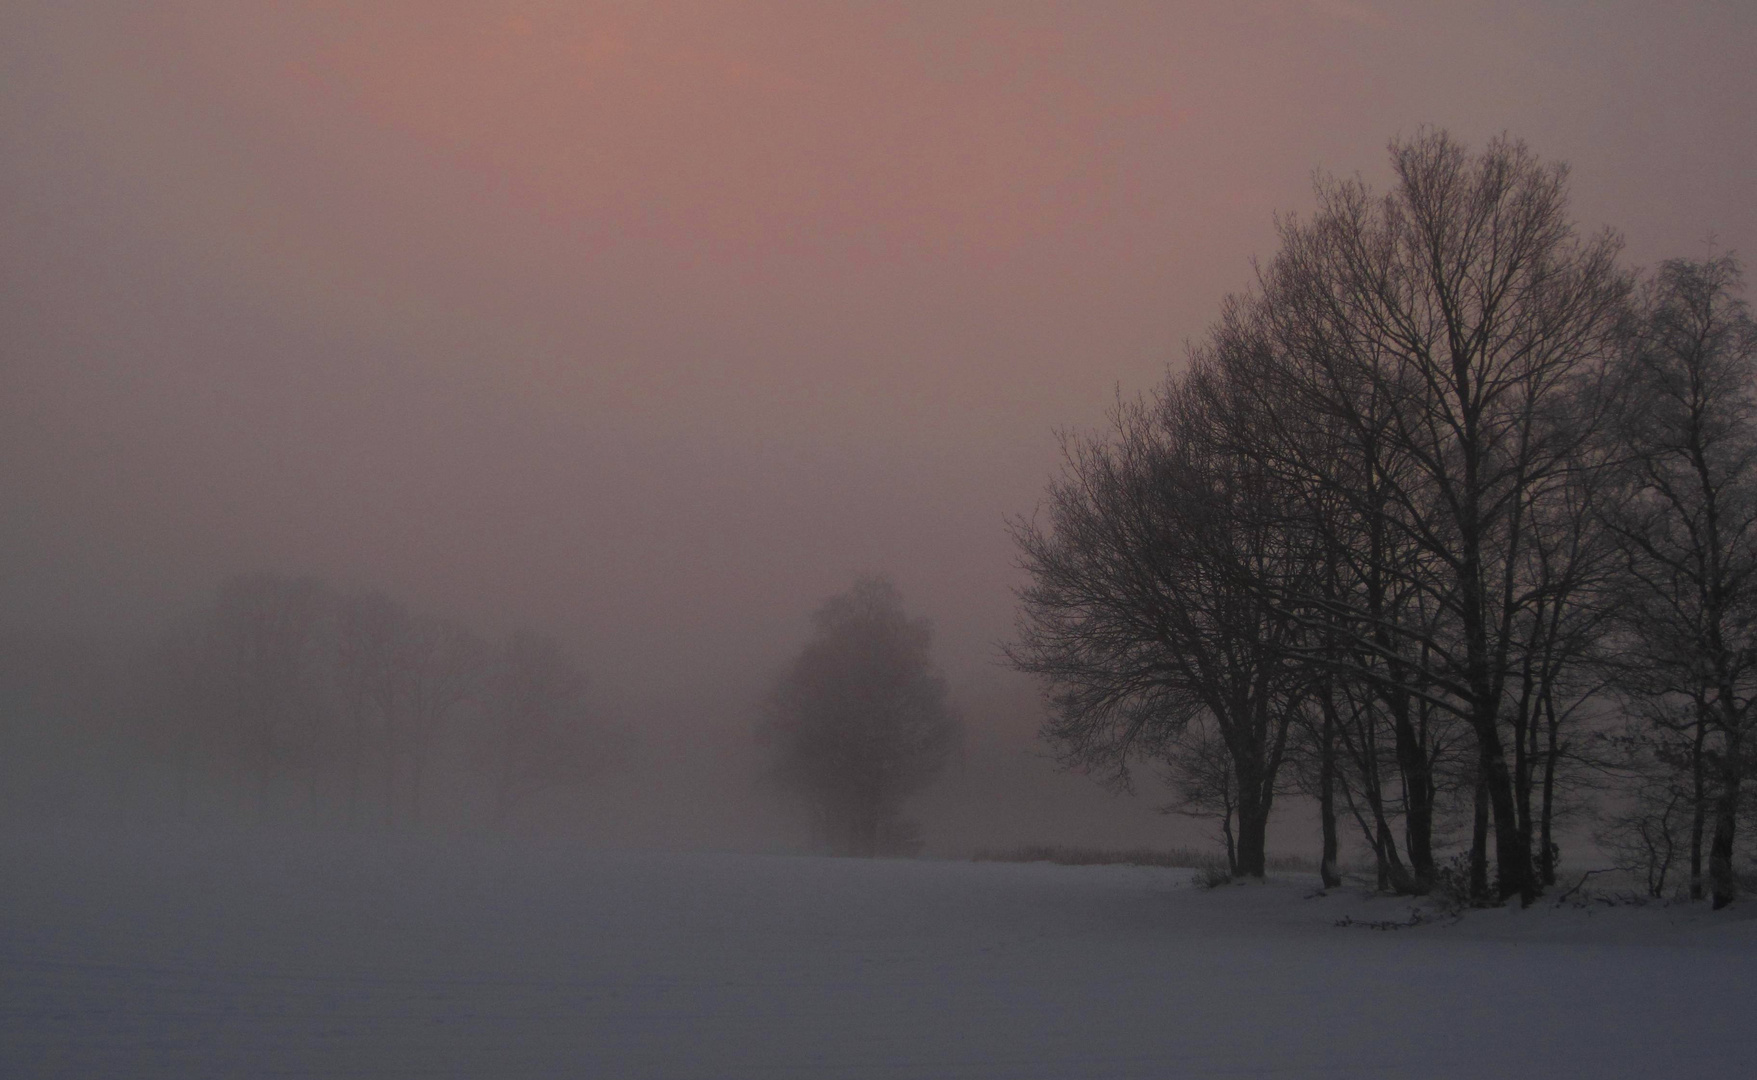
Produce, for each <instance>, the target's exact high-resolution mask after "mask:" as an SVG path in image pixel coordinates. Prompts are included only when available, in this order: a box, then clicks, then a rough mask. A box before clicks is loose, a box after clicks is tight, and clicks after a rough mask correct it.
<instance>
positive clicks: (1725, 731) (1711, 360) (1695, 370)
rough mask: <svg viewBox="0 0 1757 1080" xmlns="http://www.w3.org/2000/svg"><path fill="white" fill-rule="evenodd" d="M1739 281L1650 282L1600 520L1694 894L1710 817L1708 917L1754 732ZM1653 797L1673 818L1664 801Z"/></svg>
mask: <svg viewBox="0 0 1757 1080" xmlns="http://www.w3.org/2000/svg"><path fill="white" fill-rule="evenodd" d="M1740 284H1741V277H1740V271H1739V265H1738V262H1737V261H1736V260H1735V259H1733V258H1732V257H1730V256H1727V257H1722V258H1718V259H1712V260H1709V261H1706V262H1688V261H1672V262H1668V263H1666V264H1665V265H1664V266H1663V267H1662V268H1661V269H1660V272H1659V274H1658V275H1657V277H1656V278H1655V279H1654V281H1653V282H1652V283H1651V286H1650V288H1649V290H1648V292H1647V293H1646V295H1645V296H1644V305H1643V310H1642V313H1641V328H1640V332H1639V337H1638V340H1637V343H1636V344H1635V346H1634V347H1633V348H1632V349H1631V350H1630V351H1629V353H1628V354H1627V359H1626V360H1625V361H1624V363H1623V364H1622V365H1621V370H1620V372H1619V374H1620V375H1621V376H1622V378H1623V380H1624V382H1623V385H1622V390H1623V391H1624V396H1623V398H1622V401H1621V406H1622V407H1621V408H1620V409H1619V410H1618V413H1617V418H1618V423H1617V424H1616V425H1615V426H1614V428H1613V433H1614V435H1613V441H1614V444H1615V446H1616V448H1617V450H1618V451H1619V452H1620V454H1621V455H1622V456H1623V458H1624V459H1625V461H1626V463H1627V467H1628V470H1629V474H1628V480H1627V490H1626V492H1625V493H1624V498H1622V499H1620V500H1618V502H1617V503H1615V504H1613V505H1611V506H1609V507H1608V508H1607V511H1606V514H1605V519H1606V521H1607V522H1608V524H1609V526H1610V528H1611V530H1612V532H1613V533H1614V534H1615V535H1616V537H1617V538H1618V540H1619V541H1620V544H1621V548H1622V555H1623V571H1624V573H1623V575H1622V581H1621V585H1622V588H1621V589H1620V590H1619V591H1620V592H1621V593H1622V596H1621V598H1620V599H1621V603H1620V604H1619V606H1618V607H1617V608H1616V609H1615V612H1616V615H1617V619H1618V622H1619V624H1620V625H1621V627H1622V628H1623V630H1624V635H1623V642H1622V643H1623V644H1624V646H1625V653H1626V661H1627V662H1626V663H1624V664H1622V665H1620V670H1621V674H1622V676H1623V682H1624V685H1625V687H1627V688H1628V689H1629V690H1631V691H1632V692H1633V693H1634V695H1635V696H1636V697H1637V698H1638V699H1642V700H1644V701H1646V702H1647V703H1648V708H1647V712H1648V715H1649V717H1650V719H1651V720H1652V721H1653V723H1654V727H1655V728H1656V729H1658V730H1660V731H1665V732H1669V733H1670V735H1671V738H1669V739H1665V740H1662V747H1661V749H1660V751H1659V754H1658V759H1659V760H1662V761H1665V760H1670V761H1673V762H1678V763H1681V764H1683V766H1684V767H1685V768H1687V769H1688V770H1689V773H1690V777H1689V780H1688V782H1687V784H1685V785H1684V788H1685V791H1686V792H1687V795H1688V798H1687V800H1686V801H1687V804H1688V809H1689V812H1690V814H1691V816H1692V826H1691V830H1690V831H1691V843H1690V857H1689V861H1690V871H1691V891H1692V893H1693V894H1694V895H1696V896H1700V895H1701V855H1702V839H1703V832H1704V826H1705V824H1706V822H1705V818H1707V817H1712V819H1713V822H1712V826H1713V834H1712V839H1711V840H1710V847H1709V857H1708V877H1709V881H1710V884H1711V886H1712V890H1713V896H1714V905H1715V907H1717V908H1718V907H1724V906H1725V905H1727V904H1729V903H1731V902H1732V900H1733V898H1734V895H1735V893H1736V885H1737V882H1736V879H1735V876H1734V873H1733V865H1732V860H1733V841H1734V833H1735V830H1736V826H1737V822H1738V813H1739V805H1740V795H1741V791H1742V789H1743V787H1744V785H1745V781H1746V778H1747V775H1748V773H1749V772H1750V770H1751V767H1752V760H1751V759H1752V750H1753V747H1752V742H1753V726H1754V724H1757V324H1754V323H1753V321H1752V319H1751V316H1750V313H1749V311H1748V310H1747V309H1746V307H1745V305H1744V304H1743V303H1742V302H1740V301H1739V299H1738V298H1737V295H1736V293H1737V290H1738V288H1739V286H1740ZM1664 743H1670V744H1672V745H1671V746H1670V747H1669V748H1667V747H1665V746H1664V745H1663V744H1664ZM1656 801H1657V802H1658V804H1659V805H1661V806H1663V808H1664V809H1665V811H1666V814H1665V815H1664V816H1665V817H1666V818H1668V819H1669V818H1670V817H1672V816H1675V815H1676V813H1677V808H1676V807H1675V806H1674V805H1673V804H1672V802H1671V801H1670V799H1669V797H1668V798H1666V799H1661V800H1654V799H1651V798H1650V799H1648V802H1650V803H1653V802H1656Z"/></svg>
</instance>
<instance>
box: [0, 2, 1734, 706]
mask: <svg viewBox="0 0 1757 1080" xmlns="http://www.w3.org/2000/svg"><path fill="white" fill-rule="evenodd" d="M1467 7H1468V8H1469V10H1468V12H1463V13H1461V11H1460V8H1461V6H1460V5H1455V4H1445V3H1431V4H1429V3H1414V4H1403V3H1400V4H1391V3H1388V2H1382V0H1311V2H1307V3H1298V2H1268V0H1264V2H1247V3H1210V4H1194V3H1191V4H1179V3H1139V4H1128V3H1105V4H1093V3H1068V4H1026V3H1017V4H1006V5H991V4H960V3H947V2H933V3H921V4H896V3H849V4H831V3H818V4H790V3H752V4H729V3H706V4H700V5H668V4H626V5H624V4H587V3H561V2H552V3H537V2H531V3H505V4H493V3H487V2H468V3H451V2H445V3H441V2H435V0H422V2H405V3H397V2H380V3H373V4H354V3H341V2H336V3H288V4H274V5H266V4H237V3H222V2H215V3H181V4H174V3H162V4H151V5H141V4H131V3H116V4H113V5H104V4H98V3H89V4H88V3H81V4H64V3H52V2H44V3H29V2H26V3H14V4H9V5H7V7H6V10H5V12H4V13H0V186H3V190H4V191H5V193H6V198H5V199H4V201H3V202H0V305H3V307H4V310H3V311H0V350H3V351H0V365H3V366H0V373H3V376H4V386H5V393H4V395H3V396H0V498H3V500H4V503H3V505H4V506H5V515H4V521H3V522H0V526H3V527H0V611H3V613H4V614H3V617H4V619H5V620H7V621H8V622H9V623H10V624H32V623H35V622H39V621H42V620H48V621H50V622H53V623H57V624H63V625H68V626H104V625H120V626H129V627H139V626H150V625H153V624H155V622H156V621H157V620H159V619H160V618H161V617H162V615H163V614H164V613H165V612H167V611H170V610H174V609H178V608H181V607H185V606H188V605H190V604H192V603H195V602H198V600H199V598H200V597H201V596H202V595H203V594H204V593H205V591H206V590H208V589H210V588H211V587H212V585H213V583H214V582H215V581H217V580H218V579H219V578H220V577H222V576H223V575H225V574H228V573H231V572H235V571H240V570H248V569H256V568H261V567H274V568H283V569H288V570H297V571H306V572H311V573H316V574H320V575H323V576H326V577H329V578H332V579H335V580H338V581H342V582H352V583H361V584H372V585H377V586H381V587H384V588H387V589H390V590H391V591H394V592H397V593H401V594H403V595H406V596H409V597H410V598H412V599H414V600H416V601H417V602H420V603H423V604H425V605H427V606H430V607H435V608H438V609H440V610H442V611H446V612H449V613H451V614H454V615H457V616H459V617H462V618H465V619H468V620H470V621H473V622H475V623H478V624H481V625H484V626H488V627H506V626H511V625H514V624H528V625H534V626H537V627H539V628H542V629H547V630H551V631H554V632H558V633H560V634H561V635H563V636H564V637H565V638H566V639H567V640H569V641H570V642H571V643H573V644H574V645H575V646H576V647H577V648H578V649H580V651H581V653H582V655H583V656H585V657H586V658H587V662H588V666H590V667H592V668H593V669H594V670H595V671H597V672H598V675H599V680H600V685H601V686H602V687H603V689H604V692H605V694H606V695H607V697H608V698H609V699H611V700H613V701H615V702H618V703H620V705H621V707H626V708H629V709H631V710H634V711H636V712H643V713H653V714H658V713H661V712H663V711H664V710H665V709H669V708H673V707H676V708H685V707H687V708H688V709H691V710H694V711H697V712H701V711H707V712H714V713H716V714H717V715H721V716H722V717H723V718H727V720H728V722H734V721H738V717H740V716H742V715H743V713H744V711H745V710H747V708H748V703H749V700H750V698H751V697H752V695H753V694H754V693H755V691H756V688H757V687H759V686H760V684H761V682H762V679H763V677H764V675H765V673H766V672H768V671H770V670H772V669H773V668H774V666H775V665H776V664H778V663H779V662H780V661H781V660H782V659H783V658H784V657H785V656H786V655H787V654H788V653H789V651H791V650H792V649H794V648H796V647H797V645H798V643H799V641H800V640H801V638H802V637H803V634H804V632H805V615H806V613H807V612H808V611H809V610H810V608H811V607H812V606H813V604H814V603H815V602H816V601H817V600H818V599H820V598H821V597H823V596H825V595H827V594H829V593H832V592H835V591H838V590H839V589H841V588H842V587H844V586H845V585H846V584H847V583H848V582H849V581H850V580H851V579H852V577H853V576H854V575H855V574H857V573H859V572H862V571H868V570H875V569H876V570H889V571H891V572H893V573H894V574H895V575H896V577H897V579H898V581H899V583H900V585H901V586H902V589H903V592H904V595H905V597H906V599H907V600H908V601H909V602H910V603H911V604H912V605H913V606H914V607H915V608H917V609H918V610H921V611H923V612H925V613H927V614H929V615H931V616H933V617H934V618H935V620H936V621H937V623H938V625H939V627H940V631H941V639H942V640H941V654H942V656H943V657H944V659H945V661H946V663H947V664H948V666H949V667H950V668H951V670H952V672H953V674H954V677H955V680H956V681H957V682H958V683H959V685H960V686H961V687H962V688H963V692H964V693H965V694H966V695H967V696H969V697H972V698H976V697H980V696H981V695H983V694H1003V695H1009V696H1010V697H1009V699H1011V697H1016V696H1017V694H1018V691H1019V688H1018V684H1016V683H1013V682H1011V681H1010V680H1011V679H1012V677H1011V676H1009V675H1007V674H1006V673H1004V672H1003V671H1001V670H1000V669H999V668H998V667H997V666H996V665H995V664H994V663H993V660H994V644H995V642H996V641H997V640H998V639H1000V638H1002V637H1004V636H1005V635H1006V634H1007V633H1008V632H1009V629H1010V624H1011V613H1012V602H1011V596H1010V592H1009V589H1010V587H1011V586H1012V585H1013V584H1014V571H1013V569H1012V567H1011V549H1010V545H1009V542H1008V540H1007V537H1006V534H1005V531H1004V527H1003V522H1004V519H1005V517H1006V516H1007V515H1010V514H1021V513H1029V512H1030V510H1031V508H1032V506H1033V504H1034V502H1035V500H1036V498H1037V495H1038V493H1039V492H1040V491H1041V490H1042V488H1043V486H1044V483H1045V481H1046V480H1047V479H1048V477H1049V475H1050V474H1051V472H1052V471H1053V469H1054V468H1055V465H1056V439H1055V434H1054V430H1055V429H1056V428H1058V427H1072V428H1082V427H1090V426H1094V425H1097V424H1100V423H1102V421H1103V413H1104V409H1105V407H1106V405H1107V403H1108V402H1110V401H1111V400H1112V399H1113V397H1114V395H1115V394H1116V392H1117V391H1118V389H1119V388H1120V390H1121V391H1122V392H1123V393H1125V394H1128V393H1134V392H1136V391H1139V390H1142V389H1145V388H1146V387H1148V386H1150V385H1151V384H1152V383H1153V382H1154V381H1155V380H1156V379H1157V378H1159V377H1160V375H1161V374H1162V373H1163V371H1164V369H1165V365H1167V364H1168V363H1175V362H1177V360H1178V359H1179V357H1180V356H1181V355H1182V351H1183V343H1184V342H1185V341H1186V340H1188V339H1190V338H1192V337H1195V336H1198V335H1200V334H1201V333H1202V331H1203V328H1204V326H1205V325H1206V322H1207V320H1208V319H1210V318H1211V317H1212V316H1213V314H1214V313H1215V311H1216V308H1217V305H1218V303H1219V301H1220V300H1221V298H1222V297H1223V296H1224V295H1225V294H1226V293H1227V292H1228V291H1231V290H1236V289H1239V288H1242V287H1244V286H1246V285H1247V284H1248V282H1249V280H1250V260H1251V259H1252V257H1253V256H1266V255H1268V254H1270V252H1271V250H1272V248H1271V245H1272V236H1273V233H1272V224H1273V215H1274V214H1276V213H1278V212H1298V211H1299V210H1301V209H1302V208H1303V207H1305V206H1306V205H1308V200H1309V191H1310V181H1311V176H1312V172H1313V170H1314V169H1325V170H1333V171H1338V172H1345V173H1353V172H1356V171H1358V172H1361V173H1362V174H1364V175H1365V176H1367V177H1368V178H1379V177H1382V176H1383V173H1384V146H1385V144H1386V142H1387V140H1388V139H1390V138H1391V137H1393V136H1395V135H1398V134H1400V133H1401V134H1408V133H1412V132H1414V131H1415V130H1416V129H1417V128H1418V127H1419V126H1420V125H1422V124H1425V123H1432V124H1438V125H1442V126H1445V127H1448V128H1450V129H1451V130H1453V131H1454V132H1455V133H1457V134H1458V135H1460V136H1462V137H1464V138H1466V139H1468V140H1471V141H1473V142H1479V141H1481V140H1482V139H1484V138H1486V137H1488V136H1490V135H1493V134H1495V133H1498V132H1501V131H1508V132H1511V133H1513V134H1515V135H1518V136H1521V137H1523V138H1525V139H1526V140H1528V141H1529V142H1530V143H1531V144H1532V146H1533V147H1534V148H1535V149H1536V150H1537V151H1538V152H1539V153H1540V154H1542V155H1544V156H1546V157H1550V158H1559V159H1562V160H1565V161H1568V162H1570V163H1572V165H1573V167H1574V178H1575V184H1574V193H1575V200H1574V205H1575V208H1576V211H1577V214H1578V216H1579V218H1580V220H1581V221H1582V222H1583V223H1584V224H1585V225H1587V226H1588V227H1592V228H1597V227H1601V226H1604V225H1611V226H1614V227H1616V228H1618V229H1620V230H1622V231H1623V232H1624V233H1625V235H1626V236H1627V238H1628V252H1629V255H1630V257H1631V259H1632V260H1633V261H1635V262H1638V263H1647V264H1651V263H1652V262H1654V261H1656V260H1658V259H1660V258H1664V257H1667V256H1671V255H1702V254H1704V253H1705V252H1707V251H1708V250H1709V246H1708V243H1709V241H1708V238H1709V236H1710V235H1711V234H1712V235H1713V237H1714V238H1715V242H1716V243H1718V244H1719V245H1720V246H1721V247H1725V248H1732V249H1735V250H1739V251H1742V252H1745V253H1746V254H1747V255H1749V254H1752V253H1753V252H1757V119H1754V118H1753V117H1754V110H1753V109H1752V107H1751V106H1752V104H1753V102H1757V74H1754V70H1757V69H1754V66H1753V65H1752V63H1751V58H1752V57H1753V56H1757V7H1752V6H1749V5H1742V4H1733V3H1702V4H1670V3H1645V4H1643V3H1594V4H1584V3H1568V4H1564V3H1550V4H1542V3H1539V4H1524V3H1518V4H1516V3H1502V4H1487V5H1467ZM681 703H687V705H685V704H681ZM740 722H741V721H740ZM1026 726H1029V724H1028V722H1027V724H1026Z"/></svg>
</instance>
